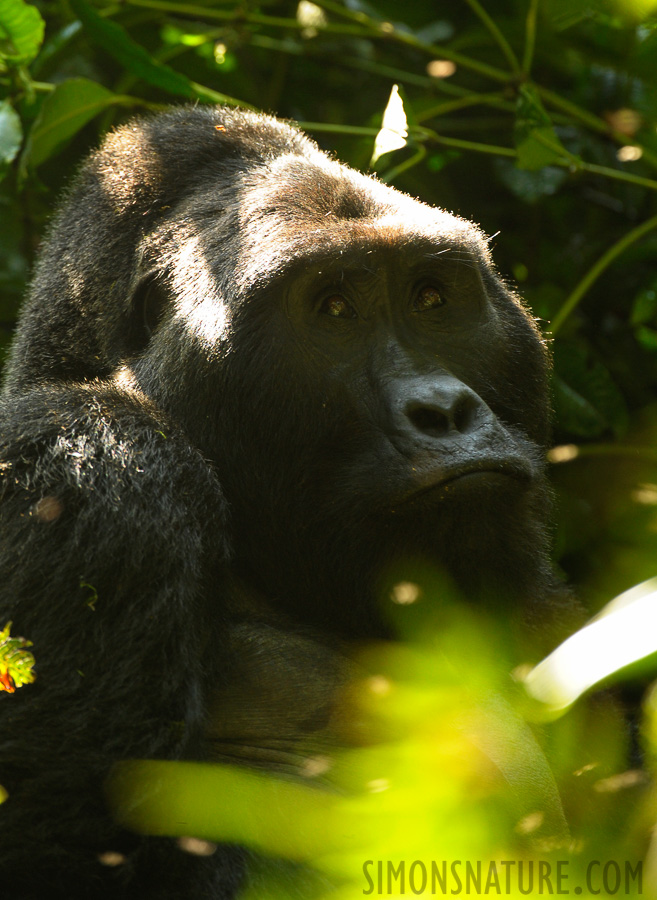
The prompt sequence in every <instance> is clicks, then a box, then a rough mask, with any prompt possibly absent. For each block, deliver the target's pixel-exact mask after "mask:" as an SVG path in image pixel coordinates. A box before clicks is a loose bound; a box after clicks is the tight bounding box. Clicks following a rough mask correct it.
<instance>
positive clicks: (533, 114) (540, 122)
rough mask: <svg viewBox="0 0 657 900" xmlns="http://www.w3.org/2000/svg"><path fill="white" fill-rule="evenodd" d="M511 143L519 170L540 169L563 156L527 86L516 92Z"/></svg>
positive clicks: (559, 142)
mask: <svg viewBox="0 0 657 900" xmlns="http://www.w3.org/2000/svg"><path fill="white" fill-rule="evenodd" d="M514 139H515V144H516V150H517V151H518V156H517V162H516V164H517V166H518V168H519V169H529V170H530V171H534V170H536V169H542V168H543V166H549V165H551V164H553V163H555V162H557V161H558V160H559V159H563V156H564V155H565V153H566V151H565V150H564V148H563V147H562V146H561V141H560V140H559V138H558V137H557V135H556V133H555V131H554V127H553V125H552V120H551V119H550V117H549V116H548V114H547V113H546V112H545V110H544V109H543V105H542V104H541V101H540V98H539V96H538V94H537V92H536V90H535V89H534V88H533V87H530V86H528V85H523V86H522V87H521V88H520V90H519V91H518V102H517V105H516V122H515V128H514Z"/></svg>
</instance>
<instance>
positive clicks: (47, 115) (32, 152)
mask: <svg viewBox="0 0 657 900" xmlns="http://www.w3.org/2000/svg"><path fill="white" fill-rule="evenodd" d="M122 99H123V98H121V97H119V96H118V95H117V94H113V93H112V92H111V91H108V90H107V88H104V87H103V86H102V85H100V84H97V83H96V82H95V81H88V80H87V79H86V78H71V79H69V80H68V81H64V82H62V83H61V84H59V85H57V87H56V88H55V90H54V91H53V92H52V94H50V95H49V96H48V97H46V99H45V100H44V102H43V105H42V106H41V109H40V110H39V114H38V116H37V117H36V119H35V120H34V124H33V125H32V130H31V131H30V135H29V139H28V146H27V148H26V154H25V161H26V162H27V164H28V165H30V166H32V167H33V168H36V167H37V166H39V165H41V163H42V162H45V160H47V159H49V158H50V157H51V156H53V155H54V154H55V153H57V151H58V150H61V149H62V147H63V146H64V144H65V143H66V142H67V141H68V140H70V139H71V138H72V137H73V135H75V134H77V132H78V131H79V130H80V129H81V128H82V127H84V125H86V124H87V122H89V121H90V120H91V119H93V117H94V116H96V115H98V113H99V112H102V111H103V110H104V109H107V107H108V106H111V105H112V104H113V103H117V102H120V101H122Z"/></svg>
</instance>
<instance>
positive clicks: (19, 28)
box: [0, 0, 45, 66]
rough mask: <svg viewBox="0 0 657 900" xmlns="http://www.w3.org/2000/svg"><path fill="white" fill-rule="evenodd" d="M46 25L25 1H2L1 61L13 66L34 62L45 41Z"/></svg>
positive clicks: (0, 10) (0, 13)
mask: <svg viewBox="0 0 657 900" xmlns="http://www.w3.org/2000/svg"><path fill="white" fill-rule="evenodd" d="M44 29H45V23H44V21H43V19H42V18H41V15H40V14H39V11H38V9H37V8H36V7H35V6H31V5H30V4H28V3H25V2H24V0H0V59H2V60H5V61H6V62H7V63H8V64H9V65H12V66H24V65H27V63H30V62H32V60H33V59H34V57H35V56H36V55H37V53H38V52H39V47H40V46H41V43H42V41H43V33H44Z"/></svg>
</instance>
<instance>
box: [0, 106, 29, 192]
mask: <svg viewBox="0 0 657 900" xmlns="http://www.w3.org/2000/svg"><path fill="white" fill-rule="evenodd" d="M22 141H23V126H22V125H21V120H20V118H19V116H18V113H17V112H16V111H15V109H14V108H13V106H12V105H11V103H10V102H9V100H3V102H2V103H0V178H2V177H3V175H4V174H5V172H6V171H7V169H8V168H9V166H10V165H11V163H12V162H13V161H14V160H15V159H16V156H17V155H18V151H19V150H20V147H21V143H22Z"/></svg>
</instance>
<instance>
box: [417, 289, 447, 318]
mask: <svg viewBox="0 0 657 900" xmlns="http://www.w3.org/2000/svg"><path fill="white" fill-rule="evenodd" d="M444 305H445V298H444V297H443V295H442V294H441V293H440V291H439V290H438V288H436V287H434V286H433V285H431V284H427V285H425V286H424V287H423V288H421V289H420V290H419V291H418V294H417V297H416V298H415V302H414V303H413V309H415V310H416V311H417V312H422V311H423V310H425V309H436V307H438V306H444Z"/></svg>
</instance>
